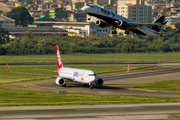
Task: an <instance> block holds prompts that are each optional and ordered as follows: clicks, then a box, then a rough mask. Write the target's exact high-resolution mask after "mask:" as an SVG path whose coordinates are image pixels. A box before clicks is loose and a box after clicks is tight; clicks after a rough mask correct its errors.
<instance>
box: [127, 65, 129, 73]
mask: <svg viewBox="0 0 180 120" xmlns="http://www.w3.org/2000/svg"><path fill="white" fill-rule="evenodd" d="M128 72H129V63H128V65H127V73H128Z"/></svg>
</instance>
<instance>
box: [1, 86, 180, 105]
mask: <svg viewBox="0 0 180 120" xmlns="http://www.w3.org/2000/svg"><path fill="white" fill-rule="evenodd" d="M157 102H180V98H174V97H147V96H135V95H99V94H87V93H67V94H59V93H54V92H39V91H26V90H17V89H16V90H14V89H8V88H1V87H0V106H34V105H38V106H40V105H71V104H73V105H75V104H110V103H113V104H114V103H157Z"/></svg>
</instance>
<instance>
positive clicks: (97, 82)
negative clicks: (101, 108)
mask: <svg viewBox="0 0 180 120" xmlns="http://www.w3.org/2000/svg"><path fill="white" fill-rule="evenodd" d="M103 82H104V81H103V79H101V78H98V79H97V80H96V85H102V84H103Z"/></svg>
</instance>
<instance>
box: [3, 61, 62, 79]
mask: <svg viewBox="0 0 180 120" xmlns="http://www.w3.org/2000/svg"><path fill="white" fill-rule="evenodd" d="M6 66H7V68H8V70H9V72H12V73H20V74H28V75H38V76H45V77H55V78H57V77H59V76H56V75H45V74H36V73H25V72H14V71H11V70H10V68H9V66H8V64H7V63H6Z"/></svg>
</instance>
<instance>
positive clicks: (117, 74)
mask: <svg viewBox="0 0 180 120" xmlns="http://www.w3.org/2000/svg"><path fill="white" fill-rule="evenodd" d="M128 72H129V64H128V65H127V72H120V73H114V74H106V75H98V76H97V77H105V76H112V75H119V74H125V73H128Z"/></svg>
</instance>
